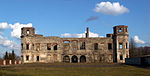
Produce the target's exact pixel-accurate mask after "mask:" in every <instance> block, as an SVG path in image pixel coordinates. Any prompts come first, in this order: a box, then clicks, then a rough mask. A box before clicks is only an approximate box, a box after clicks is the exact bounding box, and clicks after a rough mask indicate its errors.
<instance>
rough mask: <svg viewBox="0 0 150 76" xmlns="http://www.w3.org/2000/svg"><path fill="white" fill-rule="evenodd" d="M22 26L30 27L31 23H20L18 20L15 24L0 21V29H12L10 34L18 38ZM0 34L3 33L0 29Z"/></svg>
mask: <svg viewBox="0 0 150 76" xmlns="http://www.w3.org/2000/svg"><path fill="white" fill-rule="evenodd" d="M22 27H32V23H28V24H20V23H18V22H17V23H15V24H9V23H7V22H2V23H0V30H4V29H12V31H11V36H12V37H15V38H20V36H21V28H22ZM0 34H3V32H1V31H0Z"/></svg>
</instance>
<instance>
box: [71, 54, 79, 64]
mask: <svg viewBox="0 0 150 76" xmlns="http://www.w3.org/2000/svg"><path fill="white" fill-rule="evenodd" d="M71 61H72V63H77V62H78V57H77V56H75V55H74V56H72V58H71Z"/></svg>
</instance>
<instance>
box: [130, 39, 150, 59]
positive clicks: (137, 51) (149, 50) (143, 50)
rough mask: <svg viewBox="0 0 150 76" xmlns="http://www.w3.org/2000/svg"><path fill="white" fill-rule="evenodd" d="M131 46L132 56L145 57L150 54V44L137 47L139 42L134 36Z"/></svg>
mask: <svg viewBox="0 0 150 76" xmlns="http://www.w3.org/2000/svg"><path fill="white" fill-rule="evenodd" d="M129 47H130V49H129V52H130V57H143V56H147V55H150V46H143V47H137V44H136V43H135V42H134V40H133V39H132V38H131V40H130V46H129Z"/></svg>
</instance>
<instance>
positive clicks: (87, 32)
mask: <svg viewBox="0 0 150 76" xmlns="http://www.w3.org/2000/svg"><path fill="white" fill-rule="evenodd" d="M85 36H86V38H89V28H88V27H87V28H86V33H85Z"/></svg>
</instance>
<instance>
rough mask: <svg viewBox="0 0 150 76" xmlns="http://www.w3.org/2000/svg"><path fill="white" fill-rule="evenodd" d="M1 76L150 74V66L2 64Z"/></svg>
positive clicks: (143, 75) (123, 75) (134, 75)
mask: <svg viewBox="0 0 150 76" xmlns="http://www.w3.org/2000/svg"><path fill="white" fill-rule="evenodd" d="M0 76H150V68H149V67H145V68H143V67H137V66H129V65H125V64H108V63H107V64H106V63H105V64H102V63H92V64H83V63H82V64H75V63H74V64H73V63H72V64H71V63H55V64H41V63H39V64H21V65H11V66H0Z"/></svg>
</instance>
